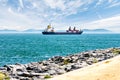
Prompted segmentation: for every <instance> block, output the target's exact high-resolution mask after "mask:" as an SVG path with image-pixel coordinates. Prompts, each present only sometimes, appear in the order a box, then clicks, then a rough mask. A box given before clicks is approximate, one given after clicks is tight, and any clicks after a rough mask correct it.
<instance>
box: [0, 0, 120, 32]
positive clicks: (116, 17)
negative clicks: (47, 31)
mask: <svg viewBox="0 0 120 80" xmlns="http://www.w3.org/2000/svg"><path fill="white" fill-rule="evenodd" d="M49 23H51V24H52V25H53V26H54V27H55V29H57V30H58V29H61V30H63V29H67V28H68V26H76V27H78V28H82V29H98V28H104V29H108V30H111V31H114V32H120V0H0V29H14V30H26V29H44V28H45V27H46V26H47V24H49Z"/></svg>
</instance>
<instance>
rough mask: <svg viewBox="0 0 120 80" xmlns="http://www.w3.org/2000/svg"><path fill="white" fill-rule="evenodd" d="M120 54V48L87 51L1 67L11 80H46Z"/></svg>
mask: <svg viewBox="0 0 120 80" xmlns="http://www.w3.org/2000/svg"><path fill="white" fill-rule="evenodd" d="M119 54H120V48H109V49H102V50H93V51H86V52H82V53H79V54H73V55H69V56H65V57H62V56H55V57H53V58H50V59H48V60H46V61H41V62H32V63H28V64H19V63H16V64H15V65H4V66H3V67H0V72H3V73H6V74H8V75H9V77H10V78H11V80H45V79H48V78H51V77H53V76H55V75H60V74H64V73H66V72H69V71H73V70H76V69H80V68H83V67H85V66H88V65H92V64H94V63H97V62H100V61H103V60H106V59H110V58H112V57H114V56H116V55H119Z"/></svg>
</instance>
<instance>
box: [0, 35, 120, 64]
mask: <svg viewBox="0 0 120 80" xmlns="http://www.w3.org/2000/svg"><path fill="white" fill-rule="evenodd" d="M110 47H120V34H82V35H42V34H32V33H30V34H23V33H21V34H20V33H17V34H14V33H13V34H7V33H5V34H0V66H3V65H6V64H7V65H8V64H15V63H22V64H26V63H30V62H36V61H42V60H46V59H48V58H51V57H53V56H66V55H69V54H75V53H79V52H82V51H87V50H94V49H104V48H110Z"/></svg>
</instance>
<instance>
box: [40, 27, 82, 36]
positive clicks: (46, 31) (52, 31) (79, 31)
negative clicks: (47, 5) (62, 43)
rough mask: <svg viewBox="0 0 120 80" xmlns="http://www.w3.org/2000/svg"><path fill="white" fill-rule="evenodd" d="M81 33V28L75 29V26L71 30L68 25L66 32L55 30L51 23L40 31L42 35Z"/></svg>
mask: <svg viewBox="0 0 120 80" xmlns="http://www.w3.org/2000/svg"><path fill="white" fill-rule="evenodd" d="M82 33H83V31H82V30H81V29H80V30H76V28H75V27H74V28H73V30H72V29H71V27H69V29H68V30H66V32H55V31H54V28H53V27H51V25H48V26H47V28H46V29H45V30H44V31H43V32H42V34H43V35H80V34H82Z"/></svg>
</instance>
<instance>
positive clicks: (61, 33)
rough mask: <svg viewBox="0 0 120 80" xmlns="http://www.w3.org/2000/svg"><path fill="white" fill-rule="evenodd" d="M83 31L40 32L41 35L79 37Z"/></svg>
mask: <svg viewBox="0 0 120 80" xmlns="http://www.w3.org/2000/svg"><path fill="white" fill-rule="evenodd" d="M82 33H83V31H80V32H42V34H43V35H80V34H82Z"/></svg>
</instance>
